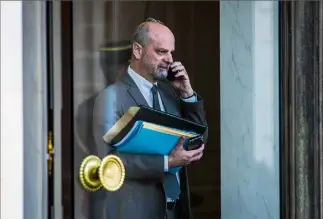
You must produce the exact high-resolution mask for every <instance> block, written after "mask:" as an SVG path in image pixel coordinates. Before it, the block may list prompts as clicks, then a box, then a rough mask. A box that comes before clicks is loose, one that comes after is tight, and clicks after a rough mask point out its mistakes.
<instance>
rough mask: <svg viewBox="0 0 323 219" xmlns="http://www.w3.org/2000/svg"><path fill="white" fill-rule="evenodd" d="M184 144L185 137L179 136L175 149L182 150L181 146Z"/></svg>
mask: <svg viewBox="0 0 323 219" xmlns="http://www.w3.org/2000/svg"><path fill="white" fill-rule="evenodd" d="M184 142H185V137H184V136H181V137H180V139H179V140H178V143H177V146H176V147H177V148H182V147H183V144H184Z"/></svg>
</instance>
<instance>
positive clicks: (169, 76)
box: [167, 67, 178, 81]
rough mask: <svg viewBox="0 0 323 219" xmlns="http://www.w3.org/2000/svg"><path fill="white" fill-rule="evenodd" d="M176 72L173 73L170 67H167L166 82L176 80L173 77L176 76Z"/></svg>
mask: <svg viewBox="0 0 323 219" xmlns="http://www.w3.org/2000/svg"><path fill="white" fill-rule="evenodd" d="M177 72H178V71H173V69H172V68H171V67H169V69H168V73H167V80H169V81H174V80H176V77H175V75H176V74H177Z"/></svg>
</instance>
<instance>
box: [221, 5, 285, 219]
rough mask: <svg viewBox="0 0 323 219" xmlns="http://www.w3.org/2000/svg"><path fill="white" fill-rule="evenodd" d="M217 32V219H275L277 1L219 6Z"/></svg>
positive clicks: (277, 155)
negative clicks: (219, 187)
mask: <svg viewBox="0 0 323 219" xmlns="http://www.w3.org/2000/svg"><path fill="white" fill-rule="evenodd" d="M220 28H221V30H220V35H221V36H220V48H221V55H220V57H221V73H220V74H221V205H222V209H221V211H222V212H221V214H222V219H255V218H259V219H267V218H268V219H278V218H279V210H280V209H279V208H280V199H279V136H278V134H279V130H278V128H279V121H278V119H279V117H278V104H279V102H278V101H279V97H278V2H275V1H242V2H238V1H221V3H220Z"/></svg>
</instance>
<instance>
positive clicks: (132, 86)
mask: <svg viewBox="0 0 323 219" xmlns="http://www.w3.org/2000/svg"><path fill="white" fill-rule="evenodd" d="M122 80H123V82H124V83H126V84H127V85H128V86H129V87H128V90H127V91H128V93H129V95H130V96H131V97H132V99H133V100H134V101H135V102H136V104H137V105H144V106H148V103H147V101H146V100H145V98H144V96H143V95H142V93H141V92H140V90H139V88H138V86H137V85H136V83H135V82H134V81H133V80H132V78H131V77H130V75H129V74H128V73H127V74H125V76H124V77H123V79H122Z"/></svg>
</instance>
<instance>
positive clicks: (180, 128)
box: [103, 106, 207, 173]
mask: <svg viewBox="0 0 323 219" xmlns="http://www.w3.org/2000/svg"><path fill="white" fill-rule="evenodd" d="M206 129H207V126H204V125H202V124H197V123H194V122H191V121H189V120H186V119H183V118H181V117H178V116H175V115H172V114H168V113H165V112H162V111H159V110H155V109H152V108H150V107H146V106H133V107H130V108H129V109H128V111H127V112H126V113H125V114H124V115H123V116H122V117H121V118H120V119H119V120H118V121H117V122H116V123H115V124H114V125H113V127H111V128H110V129H109V131H108V132H107V133H106V134H105V135H104V136H103V139H104V141H105V142H107V143H108V144H110V145H112V146H114V147H115V149H116V151H119V152H125V153H134V154H151V155H169V154H170V152H171V151H172V150H173V148H174V147H175V146H176V145H177V143H178V141H179V139H180V137H181V136H186V137H187V138H186V142H185V143H184V149H187V147H188V142H189V139H191V138H193V137H196V136H203V134H204V133H205V131H206ZM180 168H181V167H176V168H170V169H169V172H170V173H176V172H178V171H179V169H180Z"/></svg>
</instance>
